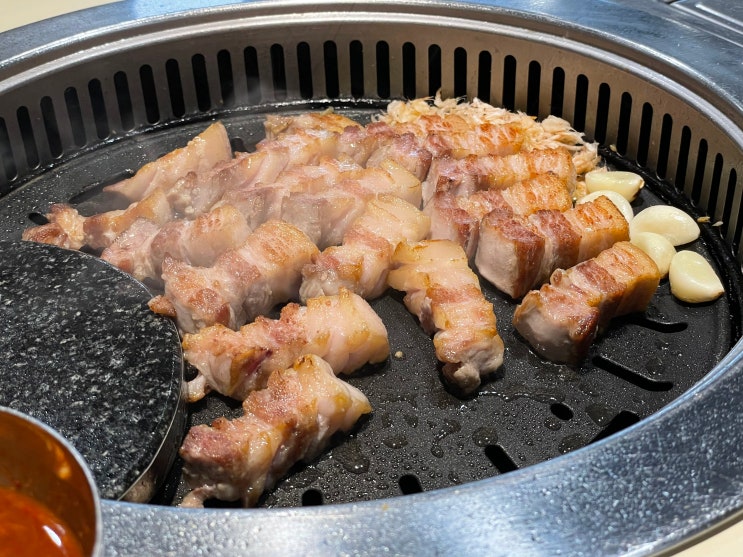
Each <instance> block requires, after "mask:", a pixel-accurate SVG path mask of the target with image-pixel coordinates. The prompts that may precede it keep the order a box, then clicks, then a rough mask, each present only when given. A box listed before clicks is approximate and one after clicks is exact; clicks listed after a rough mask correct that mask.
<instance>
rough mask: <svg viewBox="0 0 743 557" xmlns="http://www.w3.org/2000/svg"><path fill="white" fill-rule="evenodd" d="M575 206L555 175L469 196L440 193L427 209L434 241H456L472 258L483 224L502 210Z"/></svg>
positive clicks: (518, 212)
mask: <svg viewBox="0 0 743 557" xmlns="http://www.w3.org/2000/svg"><path fill="white" fill-rule="evenodd" d="M572 206H573V203H572V199H571V197H570V192H569V191H568V189H567V188H566V186H565V183H564V182H563V181H562V180H560V179H559V178H557V177H556V176H555V175H554V174H552V173H547V174H540V175H539V176H537V177H535V178H532V179H531V180H527V181H524V182H519V183H518V184H515V185H513V186H510V187H508V188H506V189H503V190H484V191H478V192H475V193H473V194H472V195H469V196H457V195H454V194H452V193H451V192H439V193H437V194H435V195H434V196H433V198H432V199H431V200H430V201H429V202H428V204H427V205H426V206H425V208H424V210H423V211H424V212H425V213H426V214H427V215H428V216H430V217H431V238H433V239H443V240H453V241H455V242H457V243H458V244H460V245H461V246H462V247H463V248H464V251H465V253H466V254H467V257H468V258H469V259H472V258H473V257H474V255H475V251H476V249H477V238H478V232H479V228H480V221H481V220H482V219H483V217H484V216H485V215H487V214H488V213H490V212H492V211H495V210H500V211H505V212H506V213H508V212H511V213H514V214H516V215H530V214H532V213H535V212H537V211H540V210H544V209H551V210H556V211H566V210H568V209H569V208H571V207H572Z"/></svg>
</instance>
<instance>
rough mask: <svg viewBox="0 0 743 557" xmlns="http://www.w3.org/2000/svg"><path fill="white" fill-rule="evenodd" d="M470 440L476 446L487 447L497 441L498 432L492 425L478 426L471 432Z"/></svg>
mask: <svg viewBox="0 0 743 557" xmlns="http://www.w3.org/2000/svg"><path fill="white" fill-rule="evenodd" d="M472 440H473V441H474V442H475V445H477V446H478V447H487V446H488V445H495V443H497V442H498V432H497V431H496V429H495V428H494V427H487V426H483V427H478V428H477V429H476V430H475V431H473V432H472Z"/></svg>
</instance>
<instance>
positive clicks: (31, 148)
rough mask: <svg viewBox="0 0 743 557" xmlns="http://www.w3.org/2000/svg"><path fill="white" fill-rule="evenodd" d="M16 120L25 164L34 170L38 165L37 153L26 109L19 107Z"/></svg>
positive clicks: (29, 117)
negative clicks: (24, 155) (23, 150)
mask: <svg viewBox="0 0 743 557" xmlns="http://www.w3.org/2000/svg"><path fill="white" fill-rule="evenodd" d="M16 118H17V119H18V128H19V129H20V131H21V138H22V140H23V148H24V149H25V151H26V163H27V164H28V166H29V167H31V168H35V167H37V166H38V165H39V152H38V150H37V149H36V140H35V139H34V130H33V128H32V127H31V116H30V114H29V112H28V108H26V107H25V106H21V107H19V108H18V110H16Z"/></svg>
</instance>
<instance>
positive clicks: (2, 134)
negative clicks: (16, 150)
mask: <svg viewBox="0 0 743 557" xmlns="http://www.w3.org/2000/svg"><path fill="white" fill-rule="evenodd" d="M0 164H2V169H3V171H4V173H5V180H6V182H10V181H11V180H13V179H14V178H16V176H17V170H16V165H15V159H14V158H13V150H12V148H11V146H10V137H8V128H7V126H6V125H5V120H4V119H2V118H0ZM5 193H7V191H6V188H3V190H2V194H3V195H4V194H5Z"/></svg>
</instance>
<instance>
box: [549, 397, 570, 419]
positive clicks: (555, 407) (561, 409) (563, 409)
mask: <svg viewBox="0 0 743 557" xmlns="http://www.w3.org/2000/svg"><path fill="white" fill-rule="evenodd" d="M550 412H552V414H553V415H554V416H555V417H557V418H560V419H561V420H562V421H565V422H566V421H568V420H571V419H573V411H572V410H571V409H570V407H569V406H568V405H567V404H563V403H562V402H553V403H552V404H550Z"/></svg>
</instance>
